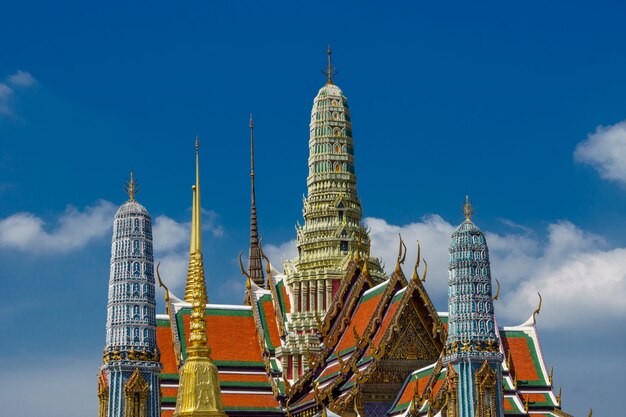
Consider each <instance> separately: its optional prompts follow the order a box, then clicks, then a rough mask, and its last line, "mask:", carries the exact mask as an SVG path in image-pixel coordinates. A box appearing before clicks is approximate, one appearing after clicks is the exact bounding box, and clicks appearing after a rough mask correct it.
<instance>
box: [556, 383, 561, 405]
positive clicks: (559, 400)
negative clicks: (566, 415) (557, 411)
mask: <svg viewBox="0 0 626 417" xmlns="http://www.w3.org/2000/svg"><path fill="white" fill-rule="evenodd" d="M561 389H562V388H561V387H559V393H558V394H557V395H556V402H557V404H558V405H559V407H560V406H561V393H562V391H561Z"/></svg>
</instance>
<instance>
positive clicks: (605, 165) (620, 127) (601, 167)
mask: <svg viewBox="0 0 626 417" xmlns="http://www.w3.org/2000/svg"><path fill="white" fill-rule="evenodd" d="M574 159H575V160H576V161H577V162H580V163H582V164H588V165H591V166H592V167H594V168H595V169H596V170H597V171H598V173H599V174H600V177H602V178H604V179H608V180H613V181H618V182H622V183H626V120H624V121H622V122H619V123H616V124H614V125H611V126H598V127H597V128H596V131H595V132H593V133H591V134H589V135H588V136H587V140H585V141H583V142H581V143H579V144H578V146H576V150H575V152H574Z"/></svg>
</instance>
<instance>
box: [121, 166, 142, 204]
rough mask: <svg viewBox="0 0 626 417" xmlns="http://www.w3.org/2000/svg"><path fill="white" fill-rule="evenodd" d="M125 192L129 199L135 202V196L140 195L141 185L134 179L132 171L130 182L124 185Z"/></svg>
mask: <svg viewBox="0 0 626 417" xmlns="http://www.w3.org/2000/svg"><path fill="white" fill-rule="evenodd" d="M124 190H125V191H126V193H127V194H128V199H129V200H130V201H135V196H136V195H137V194H138V193H139V184H137V181H135V178H134V177H133V171H130V180H128V182H127V183H126V184H124Z"/></svg>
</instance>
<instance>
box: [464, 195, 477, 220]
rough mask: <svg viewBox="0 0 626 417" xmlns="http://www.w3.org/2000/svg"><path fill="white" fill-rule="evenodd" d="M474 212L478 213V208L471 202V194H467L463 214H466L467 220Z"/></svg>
mask: <svg viewBox="0 0 626 417" xmlns="http://www.w3.org/2000/svg"><path fill="white" fill-rule="evenodd" d="M474 213H476V210H474V206H473V205H472V203H470V202H469V196H468V195H465V204H464V205H463V215H464V216H465V220H466V221H470V220H471V219H472V216H473V215H474Z"/></svg>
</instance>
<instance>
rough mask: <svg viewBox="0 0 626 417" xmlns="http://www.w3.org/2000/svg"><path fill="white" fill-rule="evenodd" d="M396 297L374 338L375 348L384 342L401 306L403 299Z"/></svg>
mask: <svg viewBox="0 0 626 417" xmlns="http://www.w3.org/2000/svg"><path fill="white" fill-rule="evenodd" d="M396 297H397V296H396ZM396 297H394V299H393V301H392V302H391V305H390V306H389V307H388V308H387V312H386V313H385V316H384V317H383V321H382V323H381V324H380V326H379V328H378V330H377V331H376V336H374V339H373V341H372V342H373V343H374V346H376V347H378V345H379V344H380V341H381V340H382V338H383V336H384V334H385V332H386V331H387V328H388V327H389V325H390V324H391V321H392V320H393V316H394V315H395V313H396V310H397V309H398V307H399V306H400V299H401V297H397V298H396Z"/></svg>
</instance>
